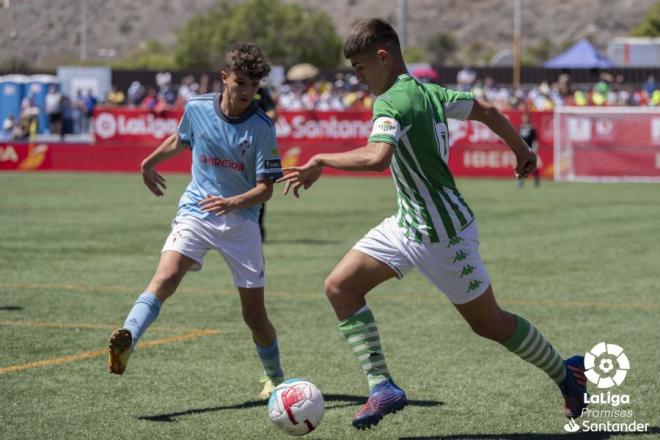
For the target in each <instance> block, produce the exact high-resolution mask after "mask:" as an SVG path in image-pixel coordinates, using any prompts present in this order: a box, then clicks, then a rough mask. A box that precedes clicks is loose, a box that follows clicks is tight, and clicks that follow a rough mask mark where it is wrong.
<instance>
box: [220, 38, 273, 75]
mask: <svg viewBox="0 0 660 440" xmlns="http://www.w3.org/2000/svg"><path fill="white" fill-rule="evenodd" d="M222 69H223V70H224V71H226V72H230V71H234V72H243V73H245V74H247V75H248V76H249V77H250V78H252V79H263V78H265V77H267V76H268V74H269V73H270V64H269V63H268V60H267V59H266V56H265V55H264V53H263V51H262V50H261V48H260V47H259V46H257V45H256V44H254V43H236V44H234V45H233V46H232V47H231V48H230V49H229V50H228V51H227V53H226V54H225V60H224V63H223V65H222Z"/></svg>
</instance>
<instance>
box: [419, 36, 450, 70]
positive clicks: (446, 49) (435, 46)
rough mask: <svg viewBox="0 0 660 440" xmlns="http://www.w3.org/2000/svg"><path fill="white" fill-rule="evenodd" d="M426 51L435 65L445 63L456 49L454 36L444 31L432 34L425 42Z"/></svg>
mask: <svg viewBox="0 0 660 440" xmlns="http://www.w3.org/2000/svg"><path fill="white" fill-rule="evenodd" d="M426 51H427V52H428V54H429V55H430V56H431V62H432V63H433V64H437V65H440V66H441V65H443V64H447V62H448V61H451V60H452V57H453V55H454V52H455V51H456V38H454V36H453V35H452V34H448V33H446V32H438V33H437V34H433V35H432V36H431V38H429V41H428V43H426Z"/></svg>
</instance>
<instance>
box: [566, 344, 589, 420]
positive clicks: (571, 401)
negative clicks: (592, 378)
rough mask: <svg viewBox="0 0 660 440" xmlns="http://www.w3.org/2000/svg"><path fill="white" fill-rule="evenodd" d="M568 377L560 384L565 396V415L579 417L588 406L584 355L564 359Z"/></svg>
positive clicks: (573, 417)
mask: <svg viewBox="0 0 660 440" xmlns="http://www.w3.org/2000/svg"><path fill="white" fill-rule="evenodd" d="M564 365H566V378H565V379H564V381H563V382H562V383H561V384H559V389H560V390H561V394H562V395H563V396H564V415H565V416H566V417H568V418H569V419H570V418H572V419H577V418H578V417H580V416H581V415H582V411H583V410H584V409H585V408H586V407H587V405H588V403H587V402H585V400H586V399H585V398H584V396H585V394H587V378H586V377H585V376H584V356H579V355H576V356H573V357H571V358H568V359H566V360H565V361H564Z"/></svg>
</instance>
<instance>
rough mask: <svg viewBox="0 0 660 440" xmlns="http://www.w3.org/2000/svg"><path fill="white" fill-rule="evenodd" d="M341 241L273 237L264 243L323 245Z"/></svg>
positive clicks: (277, 244)
mask: <svg viewBox="0 0 660 440" xmlns="http://www.w3.org/2000/svg"><path fill="white" fill-rule="evenodd" d="M337 243H341V241H339V240H319V239H313V238H301V239H298V240H272V239H270V238H269V239H267V240H266V241H265V243H264V246H268V245H273V246H281V245H289V244H314V245H322V244H337Z"/></svg>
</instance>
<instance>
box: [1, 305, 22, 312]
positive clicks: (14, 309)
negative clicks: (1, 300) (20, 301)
mask: <svg viewBox="0 0 660 440" xmlns="http://www.w3.org/2000/svg"><path fill="white" fill-rule="evenodd" d="M19 310H23V307H20V306H0V311H7V312H17V311H19Z"/></svg>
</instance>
